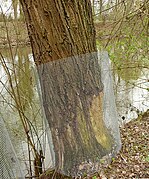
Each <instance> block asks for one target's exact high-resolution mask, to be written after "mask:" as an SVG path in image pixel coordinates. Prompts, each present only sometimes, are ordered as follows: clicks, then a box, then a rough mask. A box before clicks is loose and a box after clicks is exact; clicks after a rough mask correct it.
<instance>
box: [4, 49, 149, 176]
mask: <svg viewBox="0 0 149 179" xmlns="http://www.w3.org/2000/svg"><path fill="white" fill-rule="evenodd" d="M1 53H2V55H3V57H4V58H5V61H6V63H7V65H8V67H9V71H10V73H11V77H12V79H13V80H15V75H14V71H13V65H12V60H11V57H10V54H9V50H6V49H4V50H2V51H1ZM13 55H14V57H15V58H14V59H15V64H14V65H15V74H16V75H17V80H16V81H17V83H15V85H14V86H15V87H16V88H15V90H19V91H18V92H19V95H20V99H21V105H22V108H23V110H24V111H25V115H26V117H27V118H28V119H29V121H30V122H31V124H32V126H34V130H33V133H32V139H33V140H34V142H35V143H36V147H37V149H38V150H40V149H41V148H42V149H43V152H44V156H45V155H46V156H48V157H46V159H47V161H46V166H45V167H46V168H49V167H51V166H52V162H50V163H49V158H50V152H49V149H48V146H47V145H46V143H48V142H46V140H47V137H46V135H45V130H46V129H45V128H44V124H43V121H42V119H43V118H44V116H43V113H42V110H41V106H40V103H39V101H40V100H39V95H38V90H37V85H36V82H37V80H36V78H35V70H34V63H33V59H32V55H31V50H30V49H29V48H19V49H17V51H16V49H14V51H13ZM143 63H144V62H143ZM142 65H144V64H142V63H141V62H135V63H133V64H131V65H130V62H129V63H128V62H127V63H124V62H123V63H121V64H118V68H116V69H121V70H114V82H115V94H116V100H117V108H118V114H119V117H120V123H122V121H123V120H125V119H126V121H129V120H131V119H133V118H136V117H137V115H138V114H139V113H141V112H144V111H146V110H147V109H148V108H149V102H148V101H149V94H148V91H147V88H149V86H148V81H147V79H149V74H148V71H147V69H145V68H141V67H140V68H139V67H138V66H142ZM114 68H115V67H114ZM0 81H1V82H2V83H0V109H1V111H0V115H2V116H3V118H4V119H5V122H6V124H7V128H8V131H9V133H10V135H11V138H12V139H13V144H14V146H15V150H16V152H17V154H18V156H19V158H20V160H21V161H22V165H23V168H24V169H25V171H24V173H25V174H27V173H28V172H29V169H28V166H29V165H28V164H29V162H28V145H27V143H26V136H25V134H24V132H23V127H22V123H21V121H20V119H19V115H18V113H17V112H16V109H15V106H14V105H15V104H14V101H13V100H12V98H11V97H10V95H9V94H8V91H7V90H10V86H9V85H8V84H9V83H8V79H7V77H6V75H5V72H4V69H3V68H2V66H1V65H0ZM3 83H4V84H5V85H6V87H7V89H5V88H4V86H3ZM36 132H37V133H38V138H39V139H40V143H39V142H38V140H37V135H36ZM48 132H49V131H48ZM14 139H15V140H14ZM40 144H41V146H40ZM25 164H26V165H25ZM26 169H27V170H26Z"/></svg>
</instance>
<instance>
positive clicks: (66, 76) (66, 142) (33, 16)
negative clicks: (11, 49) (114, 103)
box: [20, 0, 113, 176]
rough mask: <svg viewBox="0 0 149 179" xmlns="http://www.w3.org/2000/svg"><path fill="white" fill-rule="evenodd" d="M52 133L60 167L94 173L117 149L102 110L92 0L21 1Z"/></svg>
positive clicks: (65, 170)
mask: <svg viewBox="0 0 149 179" xmlns="http://www.w3.org/2000/svg"><path fill="white" fill-rule="evenodd" d="M20 1H21V4H22V7H23V11H24V13H25V18H26V23H27V27H28V33H29V37H30V41H31V46H32V50H33V56H34V60H35V63H36V66H37V69H38V73H39V78H40V83H41V89H42V97H43V105H44V109H45V114H46V117H47V120H48V123H49V126H50V130H51V133H52V140H53V145H54V152H55V166H56V168H57V169H58V170H59V171H61V172H63V173H65V174H67V175H71V176H76V175H82V174H83V173H84V172H94V171H95V170H97V169H98V167H99V166H97V162H99V160H100V159H101V158H102V156H104V155H106V154H107V153H108V152H110V151H111V150H112V146H113V140H112V137H111V134H110V132H109V131H108V130H107V128H106V126H105V124H104V121H103V114H102V90H103V85H102V83H101V79H100V78H101V75H100V67H99V64H98V59H97V50H96V44H95V30H94V26H93V20H92V12H91V4H90V0H75V1H70V0H67V1H63V0H56V1H55V0H45V1H44V3H43V2H42V1H40V0H34V1H32V0H20Z"/></svg>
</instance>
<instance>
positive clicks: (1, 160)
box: [0, 118, 23, 179]
mask: <svg viewBox="0 0 149 179" xmlns="http://www.w3.org/2000/svg"><path fill="white" fill-rule="evenodd" d="M0 179H23V176H22V173H21V169H20V166H19V162H18V159H17V157H16V154H15V151H14V148H13V146H12V143H11V140H10V138H9V135H8V132H7V129H6V127H5V124H4V121H3V119H2V118H0Z"/></svg>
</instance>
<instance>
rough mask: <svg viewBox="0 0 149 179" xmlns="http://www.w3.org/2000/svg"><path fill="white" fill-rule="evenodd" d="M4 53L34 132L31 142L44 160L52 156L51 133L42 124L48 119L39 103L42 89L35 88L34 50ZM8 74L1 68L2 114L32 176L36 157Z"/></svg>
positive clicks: (15, 88)
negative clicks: (30, 169) (50, 148)
mask: <svg viewBox="0 0 149 179" xmlns="http://www.w3.org/2000/svg"><path fill="white" fill-rule="evenodd" d="M1 53H2V56H3V58H4V60H5V62H6V65H7V67H8V68H7V69H8V70H9V73H10V75H11V80H12V85H13V89H14V92H15V94H16V100H18V101H19V102H18V103H19V109H20V110H22V111H23V116H24V117H25V118H26V119H27V120H28V125H29V126H27V127H28V128H29V129H30V131H29V132H30V136H31V140H32V141H33V143H34V144H35V147H36V149H37V151H38V152H39V151H40V150H42V151H43V155H44V156H45V152H46V155H48V156H50V154H49V153H48V152H49V150H48V145H47V143H48V142H47V137H46V133H45V132H46V130H47V129H45V127H44V122H43V120H42V119H43V118H44V116H43V113H42V110H41V106H40V102H39V95H38V89H37V86H36V85H35V83H36V78H35V67H34V63H32V62H33V59H32V55H31V50H30V49H29V48H19V49H17V50H16V49H13V57H12V56H11V55H10V51H9V50H6V49H4V50H2V51H1ZM1 60H2V59H1ZM0 63H1V62H0ZM6 74H7V73H6V71H5V70H4V69H3V67H2V65H0V109H1V111H0V114H1V115H2V116H3V118H4V119H5V123H6V124H7V129H8V131H9V133H10V136H11V140H12V142H13V145H14V147H15V150H16V153H17V155H18V157H19V159H20V160H21V161H22V162H21V163H22V168H23V169H24V174H29V157H30V158H31V160H33V157H35V156H33V151H32V149H31V148H30V149H29V150H30V152H28V144H27V138H26V135H25V132H24V128H23V126H22V122H21V120H20V115H19V114H18V113H19V112H18V111H17V110H16V107H17V105H16V101H15V100H14V99H13V98H14V96H11V94H12V88H11V86H10V78H8V76H7V75H6ZM29 155H30V156H29ZM31 165H33V162H31ZM47 165H48V166H47ZM47 165H45V167H49V166H51V165H52V164H51V163H49V162H47Z"/></svg>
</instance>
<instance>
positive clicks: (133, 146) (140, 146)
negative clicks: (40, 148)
mask: <svg viewBox="0 0 149 179" xmlns="http://www.w3.org/2000/svg"><path fill="white" fill-rule="evenodd" d="M120 131H121V139H122V149H121V151H120V152H119V154H118V155H117V156H116V158H113V161H112V163H111V164H110V165H109V166H108V167H107V168H103V170H102V172H101V173H98V174H97V175H95V176H92V177H85V178H84V179H125V178H128V179H130V178H140V179H148V178H149V145H148V144H149V110H147V112H145V113H144V114H143V115H141V116H139V117H138V119H136V120H132V121H131V122H129V123H127V124H125V126H123V127H122V128H121V129H120ZM52 174H53V172H50V171H47V172H46V173H45V174H43V175H42V176H41V177H40V179H51V177H52V178H53V179H71V177H64V176H62V175H59V174H56V173H54V176H52Z"/></svg>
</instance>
